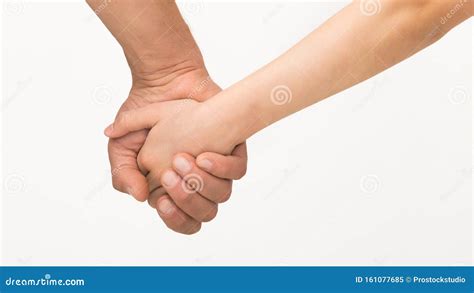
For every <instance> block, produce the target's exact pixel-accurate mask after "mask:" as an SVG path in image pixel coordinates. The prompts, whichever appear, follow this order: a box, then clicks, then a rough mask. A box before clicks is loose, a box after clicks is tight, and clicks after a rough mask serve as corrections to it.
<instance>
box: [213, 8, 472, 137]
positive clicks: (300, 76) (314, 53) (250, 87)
mask: <svg viewBox="0 0 474 293" xmlns="http://www.w3.org/2000/svg"><path fill="white" fill-rule="evenodd" d="M458 2H459V1H457V0H455V1H436V0H435V1H403V0H402V1H390V0H387V1H380V3H381V6H380V7H379V9H380V11H379V12H378V13H377V14H375V15H366V14H364V13H363V10H362V7H361V6H360V3H359V2H354V3H352V4H350V5H349V6H347V7H346V8H344V9H343V10H341V11H340V12H339V13H338V14H336V15H335V16H334V17H332V18H331V19H329V20H328V21H327V22H326V23H324V24H323V25H322V26H321V27H319V28H318V29H316V30H315V31H313V32H312V33H311V34H310V35H308V36H307V37H306V38H305V39H303V40H302V41H300V42H299V43H298V44H297V45H295V46H294V47H293V48H291V49H290V50H289V51H287V52H286V53H285V54H283V55H282V56H280V57H279V58H277V59H276V60H274V61H273V62H271V63H270V64H268V65H267V66H265V67H263V68H262V69H260V70H258V71H257V72H255V73H253V74H252V75H250V76H249V77H247V78H245V79H244V80H242V81H240V82H238V83H237V84H235V85H233V86H232V87H230V88H228V89H226V90H225V91H223V92H222V93H220V94H218V95H216V97H215V98H213V99H211V100H210V101H209V102H210V103H209V106H210V107H211V108H214V110H215V111H219V112H224V113H228V115H227V116H228V119H229V125H232V124H233V123H237V124H238V125H239V126H236V127H235V128H234V127H233V129H232V131H235V135H236V136H239V140H243V139H246V138H248V137H249V136H251V135H252V134H254V133H255V132H257V131H259V130H261V129H262V128H264V127H266V126H267V125H269V124H271V123H274V122H276V121H278V120H280V119H282V118H284V117H286V116H288V115H290V114H292V113H294V112H297V111H299V110H301V109H303V108H305V107H307V106H309V105H311V104H314V103H316V102H318V101H320V100H322V99H324V98H327V97H330V96H332V95H334V94H336V93H338V92H340V91H343V90H345V89H347V88H349V87H351V86H353V85H355V84H357V83H359V82H361V81H364V80H366V79H368V78H370V77H372V76H374V75H376V74H377V73H379V72H381V71H383V70H385V69H387V68H389V67H391V66H393V65H395V64H397V63H398V62H400V61H402V60H404V59H406V58H408V57H409V56H411V55H413V54H414V53H416V52H418V51H419V50H421V49H423V48H425V47H426V46H428V45H430V44H432V43H433V42H435V41H436V40H438V39H439V38H440V37H441V36H442V35H443V34H444V33H446V32H447V31H449V30H450V29H451V28H453V27H454V26H456V25H457V24H459V23H460V22H462V21H463V20H465V19H467V18H469V17H470V16H472V6H471V5H472V3H471V2H470V1H468V2H464V4H463V5H462V6H461V8H460V10H458V13H457V14H455V15H453V16H452V17H451V18H450V19H449V21H448V22H445V23H444V24H442V23H441V22H440V20H441V19H442V17H443V16H444V15H446V13H449V11H450V10H452V7H453V6H455V5H457V3H458Z"/></svg>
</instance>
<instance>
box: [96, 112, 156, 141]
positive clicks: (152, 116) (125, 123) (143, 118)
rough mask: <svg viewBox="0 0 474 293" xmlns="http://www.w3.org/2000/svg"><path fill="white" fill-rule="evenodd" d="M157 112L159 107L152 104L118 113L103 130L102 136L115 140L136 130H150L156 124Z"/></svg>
mask: <svg viewBox="0 0 474 293" xmlns="http://www.w3.org/2000/svg"><path fill="white" fill-rule="evenodd" d="M158 110H159V105H158V104H154V105H153V104H152V105H148V106H145V107H142V108H136V109H132V110H128V111H123V112H120V113H119V114H118V115H117V117H116V118H115V121H114V122H113V123H112V124H110V125H109V126H107V128H106V129H105V130H104V134H105V135H106V136H108V137H109V138H117V137H121V136H124V135H126V134H128V133H130V132H134V131H137V130H142V129H150V128H152V127H153V126H154V125H155V124H156V123H157V122H158V116H159V115H158Z"/></svg>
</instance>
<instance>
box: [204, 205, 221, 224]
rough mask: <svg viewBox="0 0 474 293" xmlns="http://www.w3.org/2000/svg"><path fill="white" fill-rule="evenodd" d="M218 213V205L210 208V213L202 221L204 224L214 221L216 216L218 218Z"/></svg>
mask: <svg viewBox="0 0 474 293" xmlns="http://www.w3.org/2000/svg"><path fill="white" fill-rule="evenodd" d="M217 211H218V208H217V205H216V206H214V207H212V208H210V209H209V210H208V212H207V213H206V214H205V215H204V217H203V218H202V221H203V222H209V221H212V220H213V219H214V218H215V217H216V216H217Z"/></svg>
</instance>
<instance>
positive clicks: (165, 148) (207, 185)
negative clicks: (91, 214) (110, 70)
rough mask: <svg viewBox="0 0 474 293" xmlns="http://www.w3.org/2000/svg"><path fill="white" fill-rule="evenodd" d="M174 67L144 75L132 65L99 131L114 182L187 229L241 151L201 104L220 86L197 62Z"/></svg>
mask: <svg viewBox="0 0 474 293" xmlns="http://www.w3.org/2000/svg"><path fill="white" fill-rule="evenodd" d="M181 66H182V65H176V66H174V69H173V70H172V71H171V72H165V73H163V72H159V71H153V72H154V73H155V72H158V73H156V74H148V75H147V78H144V77H140V76H141V75H142V74H139V73H136V72H133V68H132V75H133V76H134V81H133V86H132V89H131V91H130V94H129V97H128V99H127V100H126V102H125V103H124V104H123V106H122V107H121V108H120V110H119V112H118V114H117V116H116V118H115V121H114V122H113V123H112V124H111V125H110V126H109V127H107V128H106V130H105V134H106V135H107V136H108V137H109V138H110V140H109V147H108V148H109V157H110V162H111V166H112V181H113V186H114V188H115V189H117V190H119V191H122V192H126V193H129V194H131V195H132V196H133V197H134V198H136V199H137V200H139V201H145V200H148V203H149V205H150V206H151V207H153V208H155V209H157V211H158V214H159V216H160V217H161V218H162V220H163V221H164V223H165V224H166V225H167V226H168V227H169V228H170V229H172V230H174V231H176V232H179V233H183V234H193V233H196V232H197V231H199V230H200V228H201V224H202V222H207V221H210V220H212V219H213V218H214V217H215V216H216V214H217V210H218V204H220V203H223V202H225V201H226V200H227V199H228V198H229V197H230V194H231V190H232V180H235V179H240V178H241V177H242V176H243V175H244V174H245V172H246V164H247V151H246V145H245V142H243V143H242V141H237V140H236V139H232V138H231V136H230V135H229V132H228V127H227V125H226V124H225V122H224V121H222V119H221V118H222V117H221V116H219V115H218V114H217V113H212V112H210V111H213V110H211V109H210V108H209V107H207V106H206V105H207V104H206V103H205V101H206V100H208V99H209V98H211V97H212V96H214V95H215V94H216V93H218V92H220V88H219V87H218V86H217V85H216V84H215V83H214V82H213V81H212V80H211V79H210V77H209V75H208V73H207V71H206V70H205V68H198V69H193V70H187V71H186V72H185V73H180V70H179V69H180V68H181ZM187 66H188V68H189V65H187ZM147 72H150V71H149V70H147ZM176 72H178V73H177V74H176ZM170 77H172V78H171V79H169V78H170ZM167 79H169V80H167ZM163 80H166V82H163Z"/></svg>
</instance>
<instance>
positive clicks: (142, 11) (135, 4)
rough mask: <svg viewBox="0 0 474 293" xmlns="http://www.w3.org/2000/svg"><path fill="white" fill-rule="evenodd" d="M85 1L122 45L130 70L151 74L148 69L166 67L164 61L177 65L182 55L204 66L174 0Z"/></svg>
mask: <svg viewBox="0 0 474 293" xmlns="http://www.w3.org/2000/svg"><path fill="white" fill-rule="evenodd" d="M86 1H87V3H88V4H89V6H90V7H91V8H92V9H93V10H94V12H95V13H96V14H97V15H98V17H99V18H100V19H101V20H102V22H103V23H104V24H105V26H106V27H107V28H108V30H109V31H110V32H111V33H112V35H113V36H114V37H115V38H116V39H117V41H118V42H119V43H120V45H121V46H122V48H123V50H124V52H125V56H126V58H127V61H128V63H129V65H130V67H131V69H132V71H134V72H136V73H140V74H141V75H146V74H152V73H154V72H150V71H154V70H155V69H156V68H165V69H166V64H170V66H171V65H176V63H179V62H180V61H181V59H183V56H185V57H188V58H187V60H192V61H193V62H197V63H199V64H198V65H199V66H203V64H201V63H202V56H201V55H200V52H199V49H198V48H197V45H196V44H195V41H194V39H193V37H192V35H191V33H190V31H189V28H188V26H187V25H186V23H185V22H184V20H183V18H182V16H181V14H180V12H179V10H178V7H177V6H176V3H175V2H174V1H169V0H159V1H154V0H119V1H109V0H86ZM191 57H196V58H191ZM175 59H179V60H175ZM189 65H193V66H195V65H196V64H189ZM186 66H187V64H184V65H183V68H184V67H186Z"/></svg>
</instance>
